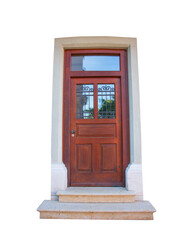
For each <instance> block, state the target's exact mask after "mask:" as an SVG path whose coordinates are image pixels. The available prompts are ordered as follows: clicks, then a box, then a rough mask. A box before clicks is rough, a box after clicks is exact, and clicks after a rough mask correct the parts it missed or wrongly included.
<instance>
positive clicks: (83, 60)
mask: <svg viewBox="0 0 188 240" xmlns="http://www.w3.org/2000/svg"><path fill="white" fill-rule="evenodd" d="M71 71H120V59H119V56H84V55H82V56H72V57H71Z"/></svg>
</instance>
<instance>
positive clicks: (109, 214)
mask: <svg viewBox="0 0 188 240" xmlns="http://www.w3.org/2000/svg"><path fill="white" fill-rule="evenodd" d="M37 211H39V212H40V218H42V219H112V220H113V219H114V220H120V219H122V220H123V219H124V220H152V219H153V213H154V212H155V208H154V207H153V206H152V205H151V203H150V202H148V201H136V202H133V203H70V202H69V203H64V202H58V201H52V200H45V201H43V203H42V204H41V205H40V206H39V207H38V209H37Z"/></svg>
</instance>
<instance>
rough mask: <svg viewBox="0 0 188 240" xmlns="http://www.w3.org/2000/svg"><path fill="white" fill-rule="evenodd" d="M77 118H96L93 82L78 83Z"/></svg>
mask: <svg viewBox="0 0 188 240" xmlns="http://www.w3.org/2000/svg"><path fill="white" fill-rule="evenodd" d="M76 118H77V119H92V118H94V103H93V84H77V85H76Z"/></svg>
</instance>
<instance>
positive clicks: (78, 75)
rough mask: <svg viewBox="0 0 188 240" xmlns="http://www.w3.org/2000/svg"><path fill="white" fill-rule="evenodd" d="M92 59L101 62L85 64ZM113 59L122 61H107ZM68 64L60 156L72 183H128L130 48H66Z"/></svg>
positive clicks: (106, 184)
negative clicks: (126, 178) (128, 53)
mask: <svg viewBox="0 0 188 240" xmlns="http://www.w3.org/2000/svg"><path fill="white" fill-rule="evenodd" d="M86 56H88V57H86ZM113 56H114V57H113ZM111 57H112V58H111ZM94 58H95V61H96V60H97V61H99V58H100V61H101V64H102V65H101V64H98V65H95V67H93V65H90V66H89V65H87V66H86V62H87V61H88V62H87V64H88V63H89V61H90V63H91V62H92V61H93V60H94ZM97 58H98V59H97ZM110 58H111V59H114V61H116V63H118V61H119V65H116V64H114V65H113V66H112V65H108V64H106V63H107V62H108V60H109V59H110ZM86 59H87V61H86ZM89 59H90V60H89ZM101 59H102V60H101ZM105 59H106V60H105ZM105 61H106V62H105ZM64 63H65V64H64V70H65V71H64V80H63V91H64V92H63V155H62V157H63V162H64V163H65V166H66V167H67V176H68V186H125V169H126V168H127V166H128V164H129V162H130V150H129V97H128V72H127V71H128V68H127V51H126V50H122V49H119V50H118V49H116V50H115V49H74V50H65V58H64ZM95 63H96V62H95ZM98 63H99V62H98ZM103 63H104V65H103ZM108 63H109V62H108Z"/></svg>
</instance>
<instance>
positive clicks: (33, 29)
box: [0, 0, 188, 240]
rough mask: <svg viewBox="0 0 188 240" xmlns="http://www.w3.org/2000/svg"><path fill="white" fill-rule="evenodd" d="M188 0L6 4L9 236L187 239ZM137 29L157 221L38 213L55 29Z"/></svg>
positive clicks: (145, 153) (125, 32)
mask: <svg viewBox="0 0 188 240" xmlns="http://www.w3.org/2000/svg"><path fill="white" fill-rule="evenodd" d="M187 29H188V8H187V6H186V1H183V0H178V1H173V0H170V1H168V0H166V1H165V0H163V1H160V0H157V1H151V0H148V1H147V0H145V1H141V0H140V1H136V0H131V1H126V0H124V1H121V0H116V1H110V0H108V1H102V0H95V1H89V0H87V1H86V0H77V1H73V0H66V1H63V0H62V1H58V0H53V1H48V0H44V1H40V0H37V1H35V0H32V1H26V0H23V1H21V0H17V1H13V0H12V1H11V0H10V1H9V0H7V1H3V0H2V1H1V3H0V35H1V36H0V113H1V117H0V121H1V124H0V161H1V162H0V171H1V172H0V184H1V188H0V193H1V198H0V199H1V204H0V206H1V210H0V219H1V231H0V234H2V235H3V236H2V237H1V239H20V240H22V239H24V240H25V239H28V240H30V239H32V240H33V239H71V240H72V239H96V238H97V239H154V240H155V239H157V240H158V239H172V238H173V237H174V239H188V233H187V229H186V228H187V226H188V223H187V214H188V207H187V205H188V202H187V201H188V196H187V192H188V186H187V185H188V177H187V176H188V174H187V172H188V154H187V152H188V127H187V125H188V94H187V92H188V67H187V65H188V64H187V63H188V30H187ZM69 36H70V37H71V36H121V37H137V39H138V60H139V79H140V97H141V99H140V102H141V127H142V158H143V174H144V175H143V180H144V198H145V199H146V200H149V201H150V202H151V203H152V204H153V205H154V207H155V208H156V209H157V212H156V213H155V214H154V217H155V220H154V221H87V220H84V221H83V220H39V213H38V212H36V209H37V207H38V206H39V204H40V203H41V202H42V201H43V200H44V199H50V147H51V146H50V145H51V112H52V108H51V106H52V104H51V102H52V72H53V47H54V42H53V41H54V40H53V39H54V38H56V37H69Z"/></svg>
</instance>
